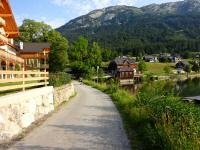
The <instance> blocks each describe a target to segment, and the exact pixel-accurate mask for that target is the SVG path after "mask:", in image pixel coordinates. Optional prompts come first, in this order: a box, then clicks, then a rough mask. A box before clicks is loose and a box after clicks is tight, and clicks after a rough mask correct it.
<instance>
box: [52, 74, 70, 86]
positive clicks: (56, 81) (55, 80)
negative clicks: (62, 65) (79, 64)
mask: <svg viewBox="0 0 200 150" xmlns="http://www.w3.org/2000/svg"><path fill="white" fill-rule="evenodd" d="M70 82H71V76H70V75H69V74H67V73H64V72H60V73H51V74H50V75H49V84H50V85H51V86H54V87H59V86H62V85H65V84H68V83H70Z"/></svg>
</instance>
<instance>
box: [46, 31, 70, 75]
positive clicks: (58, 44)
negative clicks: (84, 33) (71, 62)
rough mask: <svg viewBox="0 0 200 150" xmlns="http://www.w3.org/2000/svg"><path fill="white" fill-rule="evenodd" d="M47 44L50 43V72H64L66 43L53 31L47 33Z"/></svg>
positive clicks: (66, 59) (66, 58)
mask: <svg viewBox="0 0 200 150" xmlns="http://www.w3.org/2000/svg"><path fill="white" fill-rule="evenodd" d="M48 42H50V43H51V53H50V57H49V65H50V71H51V72H60V71H64V69H65V68H66V66H67V64H68V54H67V50H68V47H69V46H68V41H67V39H66V38H64V37H62V36H61V34H60V33H59V32H57V31H55V30H52V31H50V32H49V33H48Z"/></svg>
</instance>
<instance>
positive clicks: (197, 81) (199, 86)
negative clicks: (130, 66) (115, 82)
mask: <svg viewBox="0 0 200 150" xmlns="http://www.w3.org/2000/svg"><path fill="white" fill-rule="evenodd" d="M141 87H142V84H134V85H127V86H123V88H125V89H126V90H129V91H130V92H131V93H133V94H135V93H137V91H138V90H139V89H140V88H141ZM173 87H175V88H174V91H175V94H177V95H179V96H181V97H188V96H200V78H193V79H187V80H179V81H176V82H175V83H174V84H173V82H171V81H169V87H166V90H167V89H168V90H169V89H173Z"/></svg>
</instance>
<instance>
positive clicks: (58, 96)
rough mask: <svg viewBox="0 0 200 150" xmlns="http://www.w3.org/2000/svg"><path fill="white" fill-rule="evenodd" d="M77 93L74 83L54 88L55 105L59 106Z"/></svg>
mask: <svg viewBox="0 0 200 150" xmlns="http://www.w3.org/2000/svg"><path fill="white" fill-rule="evenodd" d="M74 94H75V90H74V85H73V84H72V83H71V84H67V85H64V86H61V87H57V88H55V89H54V106H55V107H57V106H59V105H60V104H62V103H63V102H66V101H68V100H69V98H70V97H71V96H73V95H74Z"/></svg>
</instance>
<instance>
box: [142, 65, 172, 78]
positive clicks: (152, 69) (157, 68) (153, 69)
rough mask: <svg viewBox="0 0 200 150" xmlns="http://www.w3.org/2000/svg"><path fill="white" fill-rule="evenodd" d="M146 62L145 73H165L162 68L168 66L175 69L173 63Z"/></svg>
mask: <svg viewBox="0 0 200 150" xmlns="http://www.w3.org/2000/svg"><path fill="white" fill-rule="evenodd" d="M146 64H147V71H145V74H147V73H153V74H154V75H166V73H165V71H164V68H165V67H166V66H167V67H170V68H171V69H175V68H174V67H175V63H146Z"/></svg>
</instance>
